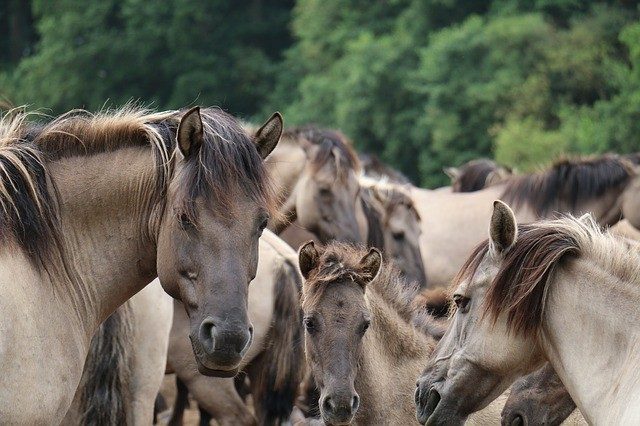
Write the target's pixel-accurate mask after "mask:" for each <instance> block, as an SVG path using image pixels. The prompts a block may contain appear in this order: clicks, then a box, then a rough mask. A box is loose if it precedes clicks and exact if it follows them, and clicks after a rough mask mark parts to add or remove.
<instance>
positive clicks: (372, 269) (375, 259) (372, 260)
mask: <svg viewBox="0 0 640 426" xmlns="http://www.w3.org/2000/svg"><path fill="white" fill-rule="evenodd" d="M381 265H382V254H380V251H379V250H378V249H376V248H373V247H372V248H370V249H369V253H367V254H365V255H364V257H363V258H362V260H360V270H361V271H362V275H363V276H364V278H365V282H366V283H367V284H368V283H370V282H371V281H373V280H375V279H376V278H377V276H378V273H379V272H380V266H381Z"/></svg>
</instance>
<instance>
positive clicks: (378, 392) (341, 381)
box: [299, 242, 501, 425]
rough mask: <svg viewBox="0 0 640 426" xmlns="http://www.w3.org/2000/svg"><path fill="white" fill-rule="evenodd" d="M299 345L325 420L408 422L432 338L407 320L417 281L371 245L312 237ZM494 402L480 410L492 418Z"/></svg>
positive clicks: (304, 258)
mask: <svg viewBox="0 0 640 426" xmlns="http://www.w3.org/2000/svg"><path fill="white" fill-rule="evenodd" d="M299 264H300V270H301V272H302V274H303V276H304V277H305V278H306V282H305V283H304V284H303V302H302V310H303V314H304V319H303V323H304V327H305V353H306V358H307V363H308V365H309V367H310V368H311V371H312V374H313V377H314V379H315V382H316V384H317V386H318V388H319V390H320V400H319V406H320V413H321V415H322V418H323V420H324V421H325V422H326V423H327V424H333V425H343V424H349V423H352V422H353V423H356V424H362V425H370V424H375V425H379V424H390V425H399V424H411V423H413V422H415V417H414V402H413V390H414V389H415V385H414V383H415V378H416V377H417V376H418V374H419V373H420V370H421V369H422V365H423V363H425V362H426V361H427V360H428V359H429V356H430V354H431V352H432V350H433V346H434V341H433V339H432V338H430V337H428V336H427V335H426V334H422V333H421V332H419V331H418V330H417V329H416V328H414V327H413V325H412V320H413V319H412V315H413V311H412V301H413V298H414V296H415V294H416V291H417V289H416V288H408V286H407V284H406V283H403V282H402V280H401V279H400V278H399V272H398V271H397V270H396V269H395V268H393V267H390V266H388V265H386V266H382V257H381V255H380V252H379V251H378V250H376V249H370V250H369V251H364V250H361V249H356V248H354V247H351V246H346V245H340V244H337V243H334V244H331V245H329V246H327V247H326V248H322V247H319V246H316V245H315V244H314V243H313V242H309V243H307V244H305V245H304V246H303V247H302V248H301V249H300V252H299ZM500 408H501V406H500V405H499V403H497V404H495V405H494V406H492V407H490V408H488V409H487V410H488V411H487V412H485V413H483V414H482V415H480V416H479V417H478V421H479V422H480V424H487V423H489V422H493V423H497V422H498V421H499V418H500Z"/></svg>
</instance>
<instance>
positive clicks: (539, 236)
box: [416, 201, 640, 424]
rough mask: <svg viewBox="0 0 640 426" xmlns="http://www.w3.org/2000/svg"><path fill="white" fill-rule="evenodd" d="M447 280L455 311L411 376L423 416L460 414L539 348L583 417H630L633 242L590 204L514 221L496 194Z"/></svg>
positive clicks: (636, 405) (637, 276)
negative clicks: (604, 225)
mask: <svg viewBox="0 0 640 426" xmlns="http://www.w3.org/2000/svg"><path fill="white" fill-rule="evenodd" d="M454 286H455V291H454V295H453V298H454V301H455V303H456V306H457V310H456V312H455V314H454V317H453V322H452V324H451V326H450V327H449V329H448V330H447V332H446V333H445V336H444V337H443V338H442V340H441V341H440V342H439V344H438V346H437V348H436V350H435V354H434V357H433V358H432V359H431V360H430V361H429V363H428V364H427V366H426V368H425V371H424V372H423V374H422V376H421V377H420V379H419V380H418V387H417V390H416V404H417V418H418V419H419V421H420V422H421V423H428V424H444V423H446V424H459V423H461V422H463V421H464V419H465V418H466V417H467V416H468V415H469V414H470V413H472V412H474V411H476V410H478V409H481V408H482V407H484V406H486V405H487V404H488V403H490V402H491V401H492V400H493V399H494V398H495V397H496V396H498V395H500V394H501V393H502V391H503V390H504V389H505V388H506V387H507V386H509V384H510V383H511V382H512V381H513V380H514V378H515V377H517V376H519V375H522V374H526V373H529V372H531V371H534V370H535V369H536V368H538V367H540V366H541V364H542V363H543V362H544V361H545V360H547V361H549V363H550V365H551V366H552V367H553V369H554V370H555V371H556V372H557V374H558V376H559V377H560V379H561V381H562V383H564V385H565V386H566V388H567V390H568V391H569V394H570V395H571V397H572V399H573V400H574V401H575V403H576V405H577V406H578V408H579V409H580V411H581V412H582V414H583V415H584V417H585V419H586V420H587V421H588V422H589V424H637V423H638V422H639V421H640V376H638V371H639V368H638V367H640V357H639V355H638V353H639V352H638V348H639V347H640V334H639V333H638V330H639V329H640V314H639V313H638V310H637V306H638V302H639V301H640V245H638V244H637V243H635V242H632V241H631V240H628V239H621V238H618V237H616V236H615V235H613V234H611V233H610V232H609V231H606V230H605V231H603V230H601V229H600V227H599V226H598V225H597V224H596V222H595V221H594V219H593V218H592V217H591V216H590V215H588V214H587V215H584V216H582V217H580V218H575V217H572V216H567V217H564V218H560V219H556V220H544V221H539V222H536V223H532V224H521V225H518V223H517V221H516V218H515V215H514V213H513V211H512V210H511V209H510V208H509V207H508V206H507V205H506V204H505V203H503V202H501V201H495V202H494V208H493V213H492V216H491V220H490V225H489V239H488V240H486V241H484V242H482V243H481V244H480V245H479V246H478V247H477V248H476V250H475V251H474V252H473V253H472V255H471V256H470V257H469V258H468V259H467V261H466V262H465V264H464V265H463V267H462V269H461V270H460V273H459V274H458V276H457V277H456V280H455V281H454ZM612 300H615V303H616V306H615V309H612V307H611V301H612ZM594 348H597V351H594Z"/></svg>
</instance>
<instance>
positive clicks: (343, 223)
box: [267, 126, 367, 242]
mask: <svg viewBox="0 0 640 426" xmlns="http://www.w3.org/2000/svg"><path fill="white" fill-rule="evenodd" d="M267 168H268V169H269V172H270V174H271V175H272V176H273V179H274V181H275V183H276V188H277V191H278V193H279V195H280V197H281V198H282V199H283V200H284V202H283V203H282V205H281V206H280V211H281V212H282V215H281V216H280V217H279V218H280V220H273V221H272V222H271V223H270V224H269V228H270V229H271V230H273V231H274V232H275V233H276V234H280V233H281V232H282V231H283V230H284V229H286V228H287V227H288V226H289V225H290V224H291V223H292V222H294V225H295V226H299V227H300V228H302V229H304V230H306V231H309V232H311V233H312V234H314V235H315V236H316V237H317V238H318V239H319V240H320V241H330V240H336V239H337V240H341V241H351V242H364V238H365V235H366V234H367V230H366V226H367V224H366V218H365V215H364V212H363V210H362V204H361V200H360V186H359V184H358V176H359V175H360V173H361V166H360V162H359V160H358V156H357V154H356V152H355V151H354V150H353V148H352V147H351V143H350V142H349V141H348V139H347V138H346V137H345V136H344V135H343V134H342V133H340V132H338V131H335V130H328V129H320V128H317V127H314V126H306V127H296V128H292V129H288V130H287V131H285V133H284V135H283V137H282V143H280V144H279V146H278V147H277V148H276V149H275V150H274V152H273V154H272V155H271V156H270V157H269V159H268V160H267Z"/></svg>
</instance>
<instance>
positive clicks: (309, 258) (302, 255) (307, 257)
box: [298, 241, 320, 280]
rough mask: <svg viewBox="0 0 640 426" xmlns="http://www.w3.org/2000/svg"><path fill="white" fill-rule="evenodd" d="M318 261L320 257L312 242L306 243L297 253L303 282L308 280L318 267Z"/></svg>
mask: <svg viewBox="0 0 640 426" xmlns="http://www.w3.org/2000/svg"><path fill="white" fill-rule="evenodd" d="M319 261H320V255H319V254H318V250H317V249H316V245H315V243H314V242H313V241H307V242H306V243H304V245H303V246H302V247H300V250H299V251H298V265H299V266H300V272H302V276H303V277H304V279H305V280H306V279H307V278H309V274H310V273H311V271H312V270H313V269H314V268H315V267H317V266H318V262H319Z"/></svg>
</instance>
